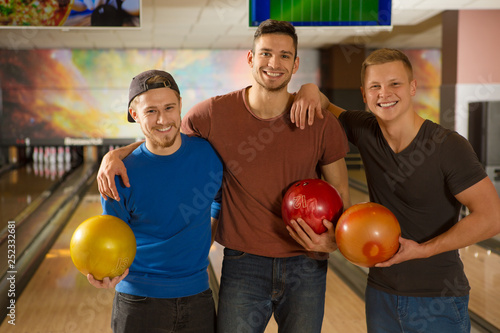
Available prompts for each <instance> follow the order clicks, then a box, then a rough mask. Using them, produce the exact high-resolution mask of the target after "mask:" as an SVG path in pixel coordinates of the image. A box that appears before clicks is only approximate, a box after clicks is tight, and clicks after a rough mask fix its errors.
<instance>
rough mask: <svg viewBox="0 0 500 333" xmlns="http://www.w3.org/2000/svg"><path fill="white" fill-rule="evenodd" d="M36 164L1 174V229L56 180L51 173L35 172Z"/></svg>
mask: <svg viewBox="0 0 500 333" xmlns="http://www.w3.org/2000/svg"><path fill="white" fill-rule="evenodd" d="M33 166H34V165H31V164H29V165H26V166H24V167H22V168H18V169H13V170H10V171H8V172H7V173H5V174H3V175H2V176H0V193H1V194H0V230H2V229H3V228H5V227H6V226H7V221H10V220H13V219H14V218H16V217H17V216H18V215H19V214H20V213H21V212H22V211H23V209H25V208H26V207H27V206H28V205H29V204H30V203H31V202H32V201H33V200H35V199H36V198H37V197H38V196H40V195H41V194H42V193H43V192H44V191H46V190H47V189H49V188H50V187H51V186H52V185H53V184H54V183H55V181H56V179H52V178H51V177H50V174H47V177H45V175H44V174H43V173H41V174H40V173H39V172H38V169H36V170H37V172H35V169H34V168H33Z"/></svg>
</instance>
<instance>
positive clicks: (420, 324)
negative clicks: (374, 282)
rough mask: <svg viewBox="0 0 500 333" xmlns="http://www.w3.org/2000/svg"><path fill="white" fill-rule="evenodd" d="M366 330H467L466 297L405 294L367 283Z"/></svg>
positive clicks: (370, 332) (443, 332) (451, 332)
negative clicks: (382, 289)
mask: <svg viewBox="0 0 500 333" xmlns="http://www.w3.org/2000/svg"><path fill="white" fill-rule="evenodd" d="M365 302H366V325H367V327H368V333H392V332H398V333H399V332H405V333H406V332H412V333H413V332H415V333H417V332H418V333H420V332H425V333H434V332H435V333H448V332H449V333H469V332H470V330H471V324H470V318H469V312H468V304H469V296H468V295H467V296H461V297H407V296H397V295H393V294H389V293H386V292H383V291H380V290H377V289H375V288H372V287H370V286H368V287H367V288H366V294H365Z"/></svg>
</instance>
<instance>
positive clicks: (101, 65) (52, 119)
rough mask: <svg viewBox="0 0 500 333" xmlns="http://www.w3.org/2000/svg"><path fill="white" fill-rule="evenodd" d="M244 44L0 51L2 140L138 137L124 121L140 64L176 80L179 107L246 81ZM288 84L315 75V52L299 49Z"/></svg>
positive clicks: (184, 109)
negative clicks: (223, 47) (213, 47)
mask: <svg viewBox="0 0 500 333" xmlns="http://www.w3.org/2000/svg"><path fill="white" fill-rule="evenodd" d="M246 54H247V51H246V50H219V51H217V50H210V51H209V50H65V49H63V50H34V51H10V50H0V85H1V96H0V98H1V104H0V107H1V110H0V115H1V139H2V142H3V143H4V144H5V143H6V142H7V144H14V143H15V141H16V140H18V141H19V140H22V139H25V138H30V142H31V144H36V142H37V141H40V140H45V139H64V138H68V137H69V138H109V139H130V140H134V139H136V138H139V137H142V132H141V130H140V127H139V126H137V124H131V123H129V122H128V121H127V117H126V115H127V102H128V87H129V84H130V81H131V79H132V77H133V76H134V75H136V74H138V73H140V72H142V71H144V70H148V69H153V68H155V69H163V70H166V71H168V72H170V73H171V74H172V75H173V76H174V78H175V79H176V81H177V83H178V85H179V88H180V91H181V95H182V102H183V105H182V114H185V113H186V112H187V111H188V110H189V109H190V108H191V107H192V106H193V105H194V104H196V103H197V102H201V101H202V100H204V99H206V98H209V97H212V96H215V95H220V94H225V93H228V92H230V91H233V90H236V89H240V88H243V87H245V86H247V85H250V84H251V76H250V75H251V74H250V70H249V69H248V65H247V63H246ZM300 54H302V55H303V57H304V61H301V64H300V70H299V72H298V73H297V74H296V75H294V78H293V79H292V82H291V83H290V87H291V89H293V90H297V89H298V87H300V85H301V84H303V83H306V82H315V83H318V82H319V66H318V63H319V55H318V52H317V51H315V50H303V51H301V53H300Z"/></svg>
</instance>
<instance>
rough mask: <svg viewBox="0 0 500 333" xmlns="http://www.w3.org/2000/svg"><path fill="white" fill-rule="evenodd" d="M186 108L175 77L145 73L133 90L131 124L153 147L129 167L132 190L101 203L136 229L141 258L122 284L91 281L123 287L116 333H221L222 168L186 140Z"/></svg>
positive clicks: (144, 148)
mask: <svg viewBox="0 0 500 333" xmlns="http://www.w3.org/2000/svg"><path fill="white" fill-rule="evenodd" d="M181 105H182V101H181V97H180V93H179V88H178V86H177V84H176V82H175V80H174V79H173V77H172V76H171V75H170V74H169V73H166V72H164V71H158V70H150V71H146V72H143V73H141V74H139V75H138V76H136V77H134V78H133V80H132V83H131V84H130V90H129V114H128V117H129V121H131V122H137V123H139V124H140V126H141V130H142V132H143V134H144V136H145V138H146V141H145V142H144V143H143V144H141V145H140V146H139V147H138V148H137V149H135V150H134V151H133V153H132V154H130V155H129V156H128V157H127V158H126V159H125V160H124V163H125V166H126V167H127V171H128V175H129V179H130V183H131V184H132V185H133V186H131V187H125V186H124V185H123V183H122V182H121V180H120V179H119V178H117V179H116V184H117V187H118V191H119V194H120V200H119V201H115V200H104V199H102V200H101V201H102V206H103V214H107V215H113V216H116V217H119V218H120V219H122V220H124V221H125V222H127V223H128V224H129V225H130V227H131V228H132V230H133V231H134V234H135V237H136V241H137V253H136V257H135V260H134V262H133V264H132V266H131V267H130V270H129V271H126V272H125V273H124V274H123V275H122V276H119V277H115V278H114V279H112V280H110V279H109V278H107V277H106V278H104V279H103V281H98V280H95V279H94V278H93V277H92V275H90V274H89V276H88V280H89V282H90V283H91V284H92V285H94V286H95V287H98V288H113V287H115V286H116V294H115V299H114V303H113V313H112V320H111V326H112V328H113V331H114V332H115V333H116V332H134V333H135V332H156V331H157V330H158V331H160V330H161V331H162V332H163V330H165V331H168V332H193V333H200V332H214V331H215V306H214V301H213V298H212V292H211V290H210V288H209V283H208V272H207V267H208V262H209V261H208V253H209V249H210V245H211V234H212V232H211V225H210V217H211V213H212V216H213V217H217V214H218V208H219V207H218V204H217V203H214V204H213V200H214V198H215V196H216V194H217V192H218V191H219V189H220V186H221V182H222V164H221V162H220V160H219V158H218V156H217V155H216V153H215V151H214V150H213V148H212V147H211V146H210V144H209V143H208V142H207V141H205V140H203V139H200V138H197V137H187V136H186V135H184V134H181V133H180V124H181Z"/></svg>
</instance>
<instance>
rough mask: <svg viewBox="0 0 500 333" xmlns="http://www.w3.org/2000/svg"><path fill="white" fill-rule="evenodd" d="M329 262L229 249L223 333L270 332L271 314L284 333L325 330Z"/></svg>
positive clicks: (225, 266) (219, 326)
mask: <svg viewBox="0 0 500 333" xmlns="http://www.w3.org/2000/svg"><path fill="white" fill-rule="evenodd" d="M327 268H328V266H327V261H326V260H314V259H312V258H309V257H307V256H305V255H301V256H296V257H290V258H268V257H261V256H256V255H252V254H248V253H244V252H240V251H235V250H231V249H228V248H225V249H224V261H223V264H222V276H221V283H220V291H219V308H218V315H217V332H221V333H251V332H252V333H253V332H256V333H257V332H264V330H265V328H266V326H267V323H268V322H269V319H270V318H271V315H272V314H273V312H274V318H275V319H276V322H277V324H278V326H279V332H287V333H304V332H307V333H315V332H317V333H319V332H321V325H322V323H323V313H324V308H325V292H326V272H327Z"/></svg>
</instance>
